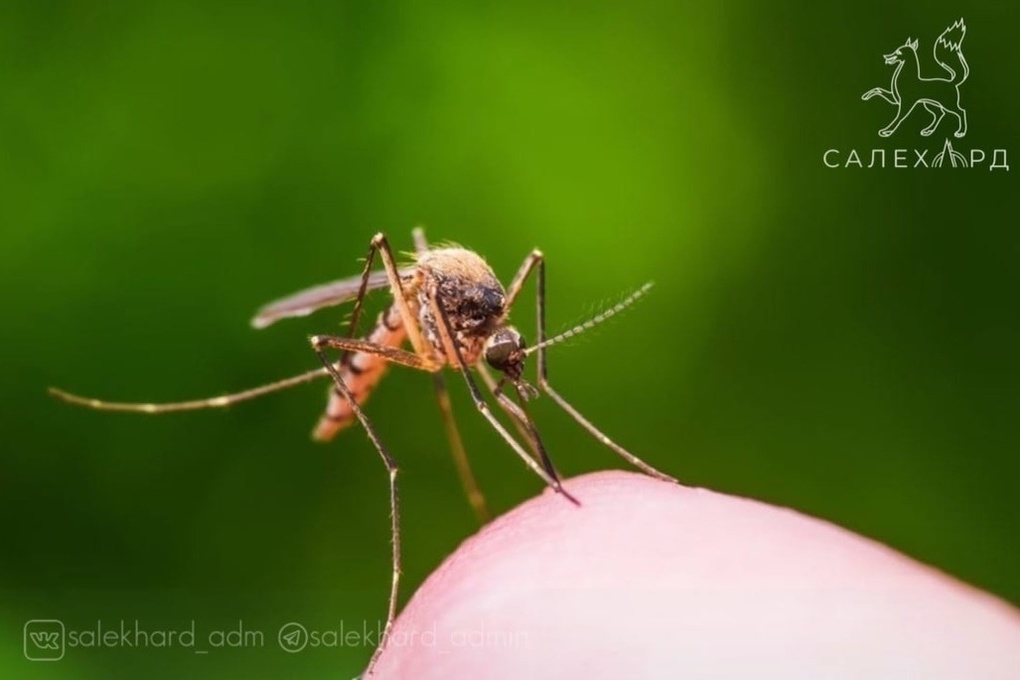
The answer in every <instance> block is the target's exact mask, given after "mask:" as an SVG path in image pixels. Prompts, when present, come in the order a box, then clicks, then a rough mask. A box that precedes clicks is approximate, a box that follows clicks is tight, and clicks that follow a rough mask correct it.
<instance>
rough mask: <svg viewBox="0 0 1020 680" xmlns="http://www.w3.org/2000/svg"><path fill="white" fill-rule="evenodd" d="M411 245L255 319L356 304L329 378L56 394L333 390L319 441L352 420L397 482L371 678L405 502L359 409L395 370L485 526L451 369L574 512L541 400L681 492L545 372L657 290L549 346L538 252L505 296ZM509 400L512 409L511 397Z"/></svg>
mask: <svg viewBox="0 0 1020 680" xmlns="http://www.w3.org/2000/svg"><path fill="white" fill-rule="evenodd" d="M412 234H413V238H414V243H415V254H414V262H413V264H411V265H409V266H405V267H402V268H400V267H398V266H397V264H396V259H395V258H394V255H393V251H392V249H391V248H390V244H389V241H388V240H387V238H386V236H385V235H384V234H381V233H380V234H377V235H376V236H375V237H374V238H373V239H372V241H371V244H370V246H369V249H368V255H367V256H366V258H365V264H364V268H363V270H362V272H361V274H360V275H359V276H354V277H351V278H346V279H342V280H339V281H334V282H331V283H326V284H323V285H320V286H315V287H313V288H308V289H306V290H303V291H300V292H298V293H295V294H293V295H290V296H287V297H285V298H282V299H280V300H277V301H275V302H272V303H270V304H268V305H266V306H265V307H263V308H262V309H260V310H259V311H258V312H257V313H256V315H255V317H254V318H253V319H252V322H251V323H252V326H254V327H255V328H265V327H266V326H269V325H271V324H273V323H275V322H277V321H279V320H281V319H285V318H290V317H300V316H306V315H308V314H311V313H312V312H315V311H317V310H319V309H322V308H324V307H331V306H335V305H339V304H342V303H344V302H349V301H351V300H354V309H353V311H352V312H351V316H350V320H349V322H348V329H347V334H346V335H345V336H334V335H313V336H311V337H310V338H309V341H310V342H311V346H312V349H313V350H314V352H315V354H316V355H317V356H318V358H319V361H320V362H321V363H322V367H321V368H318V369H315V370H312V371H308V372H305V373H302V374H300V375H297V376H294V377H291V378H287V379H284V380H279V381H277V382H273V383H269V384H266V385H261V386H259V387H255V388H252V389H249V390H244V391H242V392H236V393H233V394H227V395H223V396H219V397H213V398H209V399H197V400H192V401H181V402H172V403H161V404H153V403H149V404H144V403H123V402H112V401H102V400H99V399H91V398H87V397H81V396H77V395H74V394H71V393H68V392H65V391H63V390H59V389H56V388H50V393H51V394H53V395H54V396H56V397H58V398H60V399H62V400H64V401H67V402H70V403H72V404H76V405H79V406H85V407H88V408H93V409H98V410H103V411H128V412H134V413H152V414H156V413H169V412H173V411H191V410H198V409H206V408H221V407H226V406H230V405H232V404H236V403H238V402H242V401H247V400H249V399H254V398H256V397H260V396H263V395H266V394H269V393H272V392H277V391H280V390H284V389H287V388H290V387H293V386H296V385H300V384H303V383H306V382H310V381H312V380H315V379H317V378H322V377H327V376H328V377H330V378H331V379H332V383H333V384H332V386H331V387H330V391H329V394H328V402H327V405H326V410H325V413H324V414H323V415H322V417H321V418H320V419H319V422H318V424H317V425H316V427H315V429H314V431H313V433H312V437H313V438H314V439H316V440H319V441H328V440H330V439H332V438H333V437H335V436H336V434H337V433H338V432H340V431H341V430H343V429H344V428H346V427H347V426H349V425H351V424H353V423H354V422H355V421H357V422H360V424H361V426H362V427H363V428H364V430H365V433H366V434H367V436H368V439H369V440H370V441H371V443H372V445H373V447H374V448H375V450H376V451H377V453H378V454H379V457H380V458H381V459H382V462H383V464H384V465H385V467H386V471H387V473H388V475H389V492H390V516H391V526H390V531H391V537H392V568H393V572H392V578H391V581H390V593H389V604H388V607H387V614H386V625H385V627H384V629H383V635H382V642H380V644H379V646H378V647H377V648H376V650H375V652H374V654H373V655H372V659H371V660H370V662H369V665H368V673H369V674H371V670H372V668H373V666H374V665H375V661H376V660H377V659H378V657H379V655H380V654H381V652H382V650H383V648H384V646H385V642H386V640H387V638H388V636H389V632H390V629H391V627H392V625H393V621H394V618H395V616H396V608H397V598H398V592H399V584H400V573H401V563H400V513H399V510H400V497H399V493H398V489H397V464H396V461H395V459H394V458H393V456H392V455H391V454H390V452H389V451H388V449H387V448H386V447H385V446H384V445H383V443H382V440H381V439H380V437H379V435H378V433H377V432H376V430H375V427H374V426H373V425H372V422H371V421H370V420H369V418H368V416H367V415H366V414H365V412H364V410H363V408H362V405H363V404H364V403H365V401H366V400H367V399H368V397H369V395H370V394H371V393H372V391H373V389H374V388H375V387H376V385H377V384H378V383H379V381H380V379H381V378H382V376H383V374H384V373H385V371H386V369H387V368H388V366H389V365H390V364H397V365H401V366H406V367H409V368H414V369H418V370H421V371H425V372H428V373H431V374H432V376H433V382H434V389H435V393H436V398H437V400H438V405H439V411H440V414H441V417H442V421H443V425H444V429H445V430H446V434H447V437H448V439H449V440H450V448H451V451H452V453H453V457H454V462H455V465H456V467H457V471H458V475H459V477H460V481H461V485H462V486H463V487H464V491H465V494H466V495H467V498H468V501H469V502H470V504H471V506H472V508H473V509H474V512H475V514H476V515H477V516H478V518H479V520H480V521H482V522H484V521H486V520H487V519H488V517H489V513H488V510H487V508H486V505H485V499H484V496H483V495H482V492H481V491H480V490H479V487H478V483H477V481H476V479H475V476H474V473H473V472H472V470H471V466H470V463H469V462H468V458H467V454H466V452H465V449H464V444H463V441H462V439H461V437H460V433H459V430H458V429H457V424H456V421H455V419H454V416H453V410H452V408H451V404H450V398H449V394H448V392H447V388H446V384H445V381H444V380H443V377H442V375H441V373H440V371H441V370H442V369H443V368H444V367H451V368H452V369H453V370H455V371H457V372H459V373H460V374H461V375H462V376H463V377H464V380H465V382H466V383H467V388H468V391H469V392H470V394H471V399H472V400H473V401H474V403H475V406H476V407H477V409H478V411H479V413H481V415H482V416H483V417H484V418H485V420H487V421H488V422H489V424H490V425H491V426H492V427H493V429H495V430H496V431H497V432H498V433H499V435H500V436H501V437H502V438H503V439H504V440H505V441H506V443H507V444H508V445H509V446H510V448H511V449H512V450H513V451H514V452H515V453H516V454H517V455H518V456H519V457H520V458H521V460H522V461H523V462H524V463H525V464H526V465H527V466H528V467H529V468H530V469H531V470H532V471H533V472H534V473H535V474H536V475H538V477H539V478H541V479H542V481H543V482H545V484H546V485H547V486H549V487H550V488H552V489H553V490H554V491H555V492H556V493H558V494H560V495H562V496H563V497H564V498H565V499H567V500H568V501H570V502H571V503H573V504H575V505H580V503H579V502H578V501H577V499H576V498H574V497H573V496H571V495H570V493H569V492H568V491H567V490H566V489H565V488H564V487H563V484H562V482H561V481H560V475H559V473H558V472H557V471H556V468H555V467H553V464H552V461H551V459H550V458H549V454H548V452H547V451H546V448H545V445H544V444H543V442H542V438H541V437H540V436H539V433H538V429H537V428H536V427H535V424H534V422H533V421H532V419H531V416H530V414H529V412H528V407H527V402H528V401H529V400H531V399H532V398H534V397H536V396H537V395H538V394H539V390H540V391H541V392H542V393H545V394H546V395H548V396H549V397H550V398H551V399H552V400H553V401H554V402H556V403H557V404H558V405H559V406H560V407H561V408H563V410H564V411H566V412H567V413H568V414H569V415H570V416H571V417H572V418H573V419H574V420H575V421H577V422H578V423H579V424H580V425H581V427H583V428H584V429H585V430H587V431H588V432H589V433H591V434H592V435H593V436H594V437H595V438H596V439H598V440H599V441H600V442H602V443H603V444H604V445H606V446H607V447H609V448H610V449H611V450H613V451H614V452H616V453H617V454H618V455H619V456H621V457H622V458H623V459H625V460H626V461H628V462H629V463H631V464H632V465H634V466H635V467H637V468H638V469H640V470H641V471H643V472H645V473H646V474H648V475H651V476H652V477H656V478H658V479H661V480H664V481H667V482H672V483H675V482H676V480H675V479H674V478H673V477H670V476H669V475H667V474H665V473H663V472H660V471H659V470H657V469H655V468H654V467H652V466H651V465H648V464H647V463H645V462H644V461H642V460H641V459H640V458H638V457H637V456H636V455H634V454H633V453H631V452H629V451H628V450H627V449H625V448H623V447H622V446H620V445H619V444H617V443H616V442H614V441H613V440H612V439H610V438H609V437H608V436H606V435H605V434H604V433H603V432H602V431H601V430H599V429H598V428H597V427H595V425H593V424H592V423H591V421H589V420H588V419H587V418H585V417H584V416H583V415H581V413H580V412H579V411H578V410H577V409H576V408H574V406H572V405H571V404H570V402H568V401H567V400H566V399H564V398H563V397H562V396H560V394H559V392H557V391H556V390H554V389H553V387H552V386H551V385H550V383H549V377H548V367H547V364H546V349H547V348H548V347H549V346H551V345H555V344H557V343H560V342H562V341H564V340H567V339H569V338H571V337H573V336H574V335H577V334H578V333H581V332H583V331H585V330H588V329H590V328H591V327H593V326H595V325H597V324H599V323H601V322H603V321H605V320H606V319H608V318H609V317H611V316H614V315H615V314H618V313H619V312H621V311H623V310H624V309H625V308H627V307H629V306H630V305H632V304H633V303H634V302H635V301H637V300H638V299H639V298H640V297H642V296H643V295H644V294H645V293H647V292H648V290H649V288H651V283H646V284H645V285H644V286H642V287H641V288H639V289H638V290H637V291H635V292H634V293H632V294H631V295H629V296H628V297H626V298H624V299H623V300H622V301H620V302H619V303H618V304H616V305H615V306H613V307H610V308H608V309H606V310H604V311H602V312H601V313H599V314H598V315H596V316H595V317H593V318H591V319H589V320H588V321H585V322H584V323H582V324H580V325H577V326H574V327H573V328H570V329H568V330H566V331H564V332H563V333H560V334H559V335H556V336H554V337H551V338H546V327H545V256H544V255H543V254H542V252H541V251H540V250H537V249H535V250H533V251H531V253H530V254H529V255H528V256H527V257H526V258H525V260H524V262H523V264H521V266H520V268H519V269H518V270H517V273H516V274H515V275H514V278H513V280H512V281H511V283H510V286H509V288H506V289H504V288H503V286H502V285H501V284H500V282H499V280H498V279H497V278H496V275H495V274H494V273H493V271H492V269H491V268H490V267H489V265H488V264H487V263H486V262H485V260H484V259H482V257H481V256H480V255H478V254H477V253H475V252H473V251H470V250H467V249H464V248H461V247H456V246H443V247H436V248H431V247H430V246H429V244H428V242H427V241H426V239H425V233H424V231H423V230H422V229H421V228H417V229H415V230H414V231H413V232H412ZM377 256H378V257H380V258H381V260H382V265H383V270H382V271H373V269H372V267H373V264H374V262H375V259H376V257H377ZM533 272H534V273H535V275H536V277H535V278H536V285H535V288H536V311H537V316H538V341H537V342H536V343H535V344H533V345H531V346H528V345H527V344H526V343H525V341H524V338H523V337H522V336H521V334H520V333H519V332H518V331H517V329H516V328H514V327H513V326H511V325H509V324H508V323H507V321H508V316H509V313H510V310H511V308H512V307H513V305H514V303H515V302H516V301H517V298H518V297H519V296H520V293H521V290H522V289H523V287H524V284H525V283H526V281H527V280H528V278H529V277H530V276H531V274H532V273H533ZM383 288H389V290H390V293H391V294H392V296H393V304H392V305H390V306H389V307H388V308H387V309H385V310H384V311H383V312H381V313H380V314H379V316H378V319H377V320H376V324H375V327H374V328H373V329H372V331H371V332H370V333H369V334H368V335H367V336H365V337H359V336H358V322H359V320H360V317H361V314H362V309H363V306H364V302H365V298H366V296H367V294H368V293H369V292H370V291H373V290H376V289H383ZM406 345H410V350H411V351H408V350H406V349H403V347H405V346H406ZM328 350H333V351H339V352H340V354H339V357H338V358H330V356H329V354H328V353H327V351H328ZM531 354H537V371H536V372H537V384H538V390H536V388H535V387H533V386H532V385H531V384H530V383H528V382H527V381H526V380H525V379H524V375H523V373H524V360H525V358H526V357H528V356H529V355H531ZM471 369H475V370H476V371H477V372H478V374H479V375H480V376H481V378H482V381H483V382H484V383H485V385H486V387H487V388H488V390H489V392H490V393H491V395H492V397H493V399H494V400H495V402H496V404H497V405H498V406H499V407H500V408H501V409H502V410H503V412H504V413H505V414H506V416H507V417H508V418H509V420H510V421H511V422H512V424H513V426H514V427H515V428H516V430H517V432H518V434H519V435H520V438H521V439H523V441H524V442H525V444H524V445H522V444H521V443H520V441H519V440H518V438H516V437H514V436H513V435H512V434H511V433H510V432H509V431H508V430H507V428H506V427H505V426H504V425H503V424H502V423H501V422H500V420H499V419H497V418H496V416H495V415H494V414H493V412H492V410H491V408H490V406H489V404H488V402H487V401H486V400H485V397H484V396H483V395H482V391H481V389H480V388H479V386H478V383H477V382H476V380H475V378H474V377H473V375H472V371H471ZM493 371H496V372H498V373H499V374H500V375H499V377H498V379H497V378H496V377H494V376H493ZM508 392H509V393H510V394H512V396H513V397H514V398H513V399H511V397H510V396H508ZM525 446H526V447H527V448H525Z"/></svg>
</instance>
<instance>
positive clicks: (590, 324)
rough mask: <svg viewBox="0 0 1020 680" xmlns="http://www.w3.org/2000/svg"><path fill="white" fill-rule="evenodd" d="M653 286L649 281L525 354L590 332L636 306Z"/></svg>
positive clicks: (530, 348)
mask: <svg viewBox="0 0 1020 680" xmlns="http://www.w3.org/2000/svg"><path fill="white" fill-rule="evenodd" d="M652 285H653V284H652V282H651V281H649V282H648V283H646V284H645V285H643V286H641V287H640V288H638V289H637V290H636V291H634V292H633V293H631V294H630V295H628V296H627V297H625V298H624V299H622V300H620V301H619V302H617V303H616V304H615V305H613V306H612V307H609V308H607V309H605V310H603V311H601V312H599V313H598V314H596V315H595V316H593V317H592V318H590V319H588V320H587V321H585V322H584V323H580V324H578V325H576V326H574V327H573V328H568V329H567V330H565V331H563V332H562V333H560V334H559V335H555V336H553V337H551V338H549V339H548V340H544V341H542V342H540V343H538V344H537V345H532V346H531V347H528V348H527V349H525V350H524V353H525V354H526V355H527V354H531V353H532V352H535V351H537V350H540V349H543V348H545V347H549V346H551V345H556V344H559V343H561V342H563V341H564V340H569V339H570V338H572V337H574V336H575V335H578V334H580V333H583V332H584V331H587V330H590V329H592V328H594V327H595V326H597V325H599V324H600V323H602V322H603V321H605V320H607V319H609V318H610V317H613V316H616V315H617V314H619V313H620V312H622V311H623V310H625V309H627V307H630V306H631V305H632V304H634V303H635V302H637V301H638V300H639V299H641V298H642V297H644V295H645V293H647V292H648V291H649V290H650V289H651V287H652Z"/></svg>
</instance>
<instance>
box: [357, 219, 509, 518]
mask: <svg viewBox="0 0 1020 680" xmlns="http://www.w3.org/2000/svg"><path fill="white" fill-rule="evenodd" d="M411 237H412V238H413V239H414V250H415V252H416V253H417V254H418V257H419V258H420V257H421V256H422V255H424V254H425V253H427V252H428V251H429V242H428V240H426V238H425V230H424V229H423V228H421V227H415V228H414V229H412V230H411ZM352 335H353V333H352ZM432 385H433V387H435V391H436V401H437V402H438V403H439V414H440V416H441V417H442V419H443V427H444V428H445V429H446V438H447V439H449V440H450V452H451V453H452V454H453V462H454V464H455V465H456V467H457V475H458V476H459V477H460V483H461V486H463V487H464V493H465V495H466V496H467V498H468V502H469V503H471V507H472V508H473V509H474V511H475V516H476V517H477V518H478V521H479V522H480V523H481V524H485V523H486V522H488V521H489V510H488V508H486V506H485V496H484V495H482V492H481V489H480V488H479V487H478V481H477V480H476V479H475V475H474V472H472V471H471V462H470V461H469V460H468V457H467V451H466V450H465V449H464V440H463V439H461V437H460V430H458V429H457V420H456V419H455V418H454V416H453V404H451V403H450V393H449V392H448V391H447V390H446V381H445V380H443V376H442V375H440V374H439V373H435V374H433V376H432Z"/></svg>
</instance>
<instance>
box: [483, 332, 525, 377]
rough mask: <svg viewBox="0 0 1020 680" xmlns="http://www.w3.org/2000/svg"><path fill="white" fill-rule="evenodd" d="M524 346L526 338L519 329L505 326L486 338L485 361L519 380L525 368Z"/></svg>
mask: <svg viewBox="0 0 1020 680" xmlns="http://www.w3.org/2000/svg"><path fill="white" fill-rule="evenodd" d="M524 347H525V343H524V338H523V337H521V334H520V333H518V332H517V329H516V328H514V327H513V326H503V327H502V328H499V329H497V330H496V332H495V333H493V334H492V335H490V336H489V337H488V338H487V339H486V340H485V347H484V352H485V363H487V364H489V365H490V366H492V367H493V368H495V369H496V370H497V371H502V372H503V373H504V374H506V375H507V376H508V377H509V378H510V379H511V380H517V379H518V378H520V377H521V371H523V369H524V357H525V356H526V354H525V351H524Z"/></svg>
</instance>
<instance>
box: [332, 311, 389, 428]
mask: <svg viewBox="0 0 1020 680" xmlns="http://www.w3.org/2000/svg"><path fill="white" fill-rule="evenodd" d="M406 337H407V331H406V330H405V329H404V324H403V321H402V320H401V318H400V310H399V309H398V308H397V306H396V305H395V304H394V305H392V306H391V307H390V308H389V309H387V310H386V311H384V312H382V313H381V314H380V315H379V318H378V320H377V321H376V323H375V328H374V329H372V332H371V333H370V334H369V336H368V338H367V339H368V341H369V342H371V343H375V344H378V345H386V346H388V347H399V346H400V345H401V344H402V343H403V342H404V339H405V338H406ZM386 367H387V362H386V360H385V359H383V358H382V357H380V356H378V355H376V354H367V353H365V352H353V353H352V354H351V355H350V357H348V359H347V361H346V362H345V363H344V364H343V365H342V366H341V367H340V377H341V378H343V381H344V384H346V385H347V387H348V388H349V389H350V391H351V394H353V395H354V398H355V399H356V400H357V402H358V405H361V404H364V403H365V401H366V400H367V399H368V397H369V396H370V395H371V394H372V390H373V389H375V386H376V385H377V384H378V383H379V380H380V379H381V378H382V376H383V373H385V372H386ZM354 420H355V415H354V411H353V410H352V409H351V405H350V402H348V401H347V399H346V397H344V396H343V395H341V394H340V393H339V392H337V390H336V388H335V387H333V388H331V389H330V391H329V402H328V403H327V404H326V412H325V413H324V414H323V415H322V417H321V418H320V419H319V423H318V425H316V426H315V430H314V431H313V432H312V438H313V439H315V440H316V441H320V442H325V441H329V440H330V439H332V438H333V437H335V436H336V433H337V432H339V431H340V430H342V429H344V428H345V427H347V426H348V425H350V424H351V423H353V422H354Z"/></svg>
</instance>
